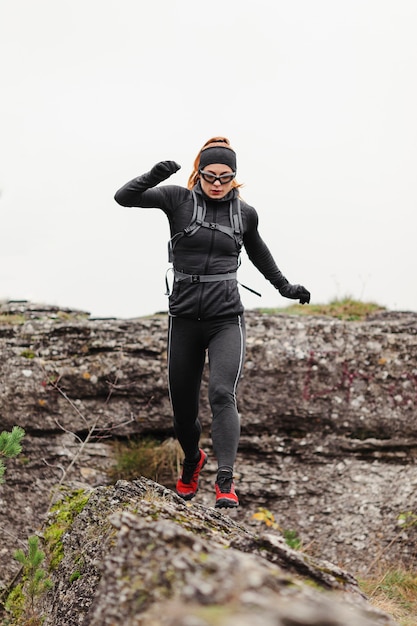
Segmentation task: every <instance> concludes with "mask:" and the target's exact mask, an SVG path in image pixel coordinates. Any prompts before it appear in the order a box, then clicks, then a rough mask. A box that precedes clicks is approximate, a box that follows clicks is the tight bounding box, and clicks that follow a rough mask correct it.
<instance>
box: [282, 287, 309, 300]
mask: <svg viewBox="0 0 417 626" xmlns="http://www.w3.org/2000/svg"><path fill="white" fill-rule="evenodd" d="M278 291H279V292H280V294H281V296H284V298H291V300H300V304H308V303H309V302H310V292H309V291H307V289H306V288H305V287H303V286H302V285H290V283H287V284H286V285H283V286H282V287H280V288H279V289H278Z"/></svg>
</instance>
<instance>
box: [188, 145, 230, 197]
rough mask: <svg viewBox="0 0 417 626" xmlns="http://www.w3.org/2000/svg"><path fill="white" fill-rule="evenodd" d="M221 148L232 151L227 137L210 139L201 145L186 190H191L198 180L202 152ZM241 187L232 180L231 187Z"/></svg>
mask: <svg viewBox="0 0 417 626" xmlns="http://www.w3.org/2000/svg"><path fill="white" fill-rule="evenodd" d="M222 146H223V147H224V148H231V149H232V150H233V148H232V146H231V145H230V141H229V140H228V139H227V137H211V139H208V140H207V141H206V143H205V144H204V145H203V147H202V148H201V150H200V151H199V153H198V154H197V156H196V158H195V159H194V166H193V171H192V172H191V174H190V177H189V179H188V184H187V187H188V189H192V188H193V187H194V185H195V184H196V183H197V182H198V181H199V180H200V174H199V173H198V168H199V166H200V155H201V153H202V152H203V150H205V149H206V148H219V147H222ZM241 186H242V185H240V184H239V183H238V182H237V181H236V179H234V180H233V182H232V187H241Z"/></svg>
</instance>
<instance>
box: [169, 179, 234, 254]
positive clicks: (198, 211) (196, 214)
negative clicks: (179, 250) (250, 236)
mask: <svg viewBox="0 0 417 626" xmlns="http://www.w3.org/2000/svg"><path fill="white" fill-rule="evenodd" d="M191 193H192V195H193V203H194V208H193V216H192V218H191V221H190V223H189V224H188V226H186V227H185V228H184V230H182V231H181V232H179V233H176V234H175V235H174V236H173V237H172V238H171V239H170V240H169V242H168V260H169V262H170V263H173V262H174V248H175V246H176V245H177V243H178V240H179V239H181V238H182V237H192V236H193V235H195V233H196V232H197V231H198V230H199V229H200V228H210V229H211V230H219V231H220V232H222V233H224V234H225V235H228V236H229V237H232V239H234V240H235V244H236V249H237V251H238V252H240V249H241V248H242V245H243V222H242V213H241V209H240V200H239V198H234V199H233V200H231V201H230V205H229V218H230V226H223V225H222V224H217V223H215V222H206V221H205V217H206V212H207V206H206V203H205V201H204V199H203V204H202V206H201V205H200V204H199V202H198V199H197V194H196V193H195V191H194V190H192V191H191Z"/></svg>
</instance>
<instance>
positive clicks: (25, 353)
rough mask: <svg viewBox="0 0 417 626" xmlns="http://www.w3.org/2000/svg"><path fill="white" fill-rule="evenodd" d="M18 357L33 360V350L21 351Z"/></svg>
mask: <svg viewBox="0 0 417 626" xmlns="http://www.w3.org/2000/svg"><path fill="white" fill-rule="evenodd" d="M20 356H22V357H23V358H24V359H34V358H35V356H36V354H35V352H33V350H29V348H27V349H26V350H22V352H21V353H20Z"/></svg>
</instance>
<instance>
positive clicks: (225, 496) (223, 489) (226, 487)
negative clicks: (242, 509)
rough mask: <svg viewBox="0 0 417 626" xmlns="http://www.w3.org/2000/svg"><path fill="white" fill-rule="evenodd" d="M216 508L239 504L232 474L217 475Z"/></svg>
mask: <svg viewBox="0 0 417 626" xmlns="http://www.w3.org/2000/svg"><path fill="white" fill-rule="evenodd" d="M215 489H216V504H215V506H216V508H217V509H220V508H225V509H231V508H234V507H237V506H239V498H238V497H237V495H236V492H235V484H234V482H233V476H230V475H227V474H226V475H225V476H222V475H221V474H220V476H218V477H217V480H216V484H215Z"/></svg>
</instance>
